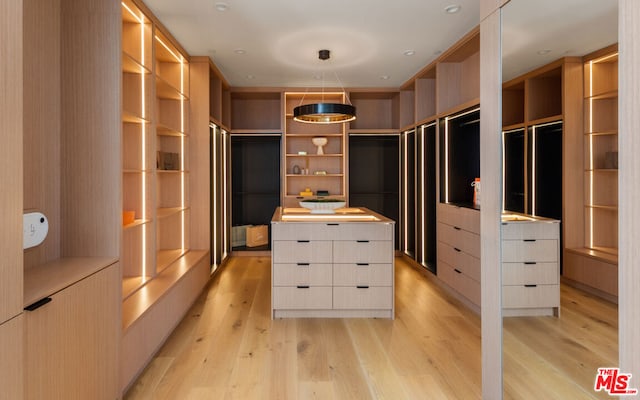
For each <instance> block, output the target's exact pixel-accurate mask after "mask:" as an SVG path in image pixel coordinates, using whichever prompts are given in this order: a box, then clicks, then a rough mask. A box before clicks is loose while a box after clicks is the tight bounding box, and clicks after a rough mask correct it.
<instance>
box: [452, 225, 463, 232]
mask: <svg viewBox="0 0 640 400" xmlns="http://www.w3.org/2000/svg"><path fill="white" fill-rule="evenodd" d="M453 229H455V230H457V231H459V230H462V228H460V227H459V226H454V227H453Z"/></svg>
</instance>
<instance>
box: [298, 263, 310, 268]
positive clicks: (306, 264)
mask: <svg viewBox="0 0 640 400" xmlns="http://www.w3.org/2000/svg"><path fill="white" fill-rule="evenodd" d="M309 265H310V264H309V263H298V266H299V267H308V266H309Z"/></svg>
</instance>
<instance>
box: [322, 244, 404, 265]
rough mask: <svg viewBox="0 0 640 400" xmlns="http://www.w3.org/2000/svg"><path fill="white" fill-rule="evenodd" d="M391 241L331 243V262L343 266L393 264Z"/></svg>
mask: <svg viewBox="0 0 640 400" xmlns="http://www.w3.org/2000/svg"><path fill="white" fill-rule="evenodd" d="M393 256H394V249H393V242H392V241H378V240H363V241H355V240H351V241H346V240H344V241H336V242H333V262H334V263H344V264H356V263H379V264H390V263H392V262H393Z"/></svg>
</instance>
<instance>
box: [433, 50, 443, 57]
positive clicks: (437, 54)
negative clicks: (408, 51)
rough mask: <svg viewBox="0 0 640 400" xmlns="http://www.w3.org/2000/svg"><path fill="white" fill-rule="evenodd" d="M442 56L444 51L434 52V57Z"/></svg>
mask: <svg viewBox="0 0 640 400" xmlns="http://www.w3.org/2000/svg"><path fill="white" fill-rule="evenodd" d="M440 54H442V50H436V51H434V52H433V55H434V56H439V55H440Z"/></svg>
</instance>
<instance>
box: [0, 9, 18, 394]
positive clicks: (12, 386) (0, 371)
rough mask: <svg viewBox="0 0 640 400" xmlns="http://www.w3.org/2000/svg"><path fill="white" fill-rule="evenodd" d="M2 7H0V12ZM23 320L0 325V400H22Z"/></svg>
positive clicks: (12, 320)
mask: <svg viewBox="0 0 640 400" xmlns="http://www.w3.org/2000/svg"><path fill="white" fill-rule="evenodd" d="M1 9H2V6H0V10H1ZM23 319H24V316H23V315H22V314H21V315H19V316H17V317H15V318H13V319H11V320H9V321H7V322H5V323H4V324H0V354H2V357H0V388H2V389H1V391H0V399H3V400H4V399H6V400H19V399H22V387H23V379H24V374H23V372H22V371H23V364H24V359H23V357H22V349H23V331H24V329H23Z"/></svg>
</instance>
